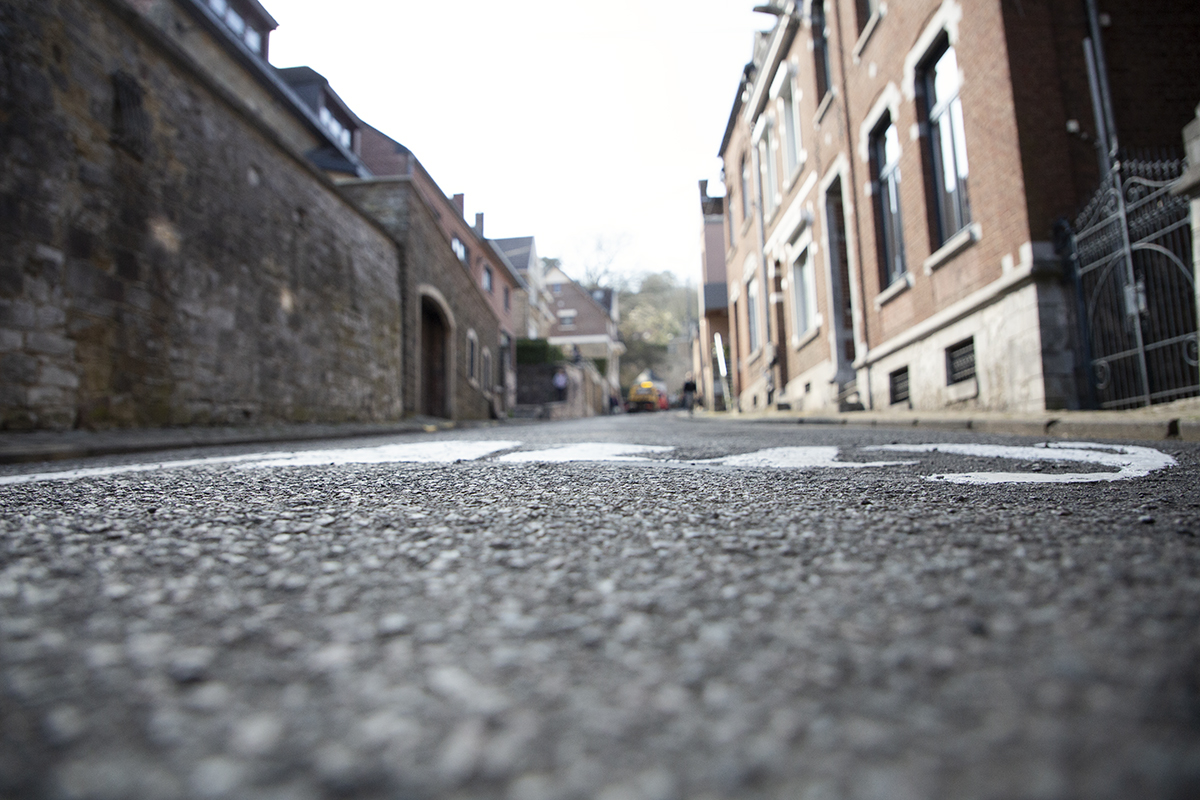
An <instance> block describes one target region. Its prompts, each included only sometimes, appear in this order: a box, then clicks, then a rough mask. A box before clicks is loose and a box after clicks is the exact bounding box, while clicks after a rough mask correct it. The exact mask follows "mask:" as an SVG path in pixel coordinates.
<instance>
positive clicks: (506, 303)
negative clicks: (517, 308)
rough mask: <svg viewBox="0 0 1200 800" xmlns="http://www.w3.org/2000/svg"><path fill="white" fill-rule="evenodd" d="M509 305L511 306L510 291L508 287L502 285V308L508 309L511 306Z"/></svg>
mask: <svg viewBox="0 0 1200 800" xmlns="http://www.w3.org/2000/svg"><path fill="white" fill-rule="evenodd" d="M511 306H512V292H510V291H509V289H508V287H507V286H505V287H504V310H505V311H508V310H509V308H511Z"/></svg>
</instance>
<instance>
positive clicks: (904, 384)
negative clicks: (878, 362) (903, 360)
mask: <svg viewBox="0 0 1200 800" xmlns="http://www.w3.org/2000/svg"><path fill="white" fill-rule="evenodd" d="M888 402H889V403H891V404H892V405H896V404H897V403H907V402H908V367H901V368H900V369H898V370H896V371H895V372H893V373H891V374H889V375H888Z"/></svg>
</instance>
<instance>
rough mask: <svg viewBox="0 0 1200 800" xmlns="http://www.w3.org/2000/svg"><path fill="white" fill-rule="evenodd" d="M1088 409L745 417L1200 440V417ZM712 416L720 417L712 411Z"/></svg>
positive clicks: (807, 422)
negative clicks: (1124, 415)
mask: <svg viewBox="0 0 1200 800" xmlns="http://www.w3.org/2000/svg"><path fill="white" fill-rule="evenodd" d="M1086 414H1087V412H1078V415H1076V414H1072V415H1071V416H1065V417H1002V418H998V417H986V416H980V417H965V416H964V417H957V416H936V415H931V416H889V415H872V416H865V417H860V416H857V415H855V414H854V412H851V413H848V414H839V415H834V416H826V417H800V416H796V415H794V414H778V415H776V414H762V415H757V416H747V415H743V416H741V419H745V420H747V421H753V422H775V423H780V422H782V423H793V424H794V423H798V424H800V425H844V426H847V427H856V428H918V429H921V430H942V431H952V430H953V431H967V430H969V431H975V432H977V433H990V434H1006V435H1015V436H1047V437H1052V438H1056V439H1102V440H1141V441H1184V442H1200V419H1183V418H1179V417H1169V418H1168V417H1160V418H1132V419H1119V418H1118V419H1113V418H1112V417H1108V416H1105V417H1101V418H1088V417H1087V416H1086ZM706 416H708V418H709V419H716V418H719V415H716V414H710V415H706Z"/></svg>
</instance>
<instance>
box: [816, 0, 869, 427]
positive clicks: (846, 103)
mask: <svg viewBox="0 0 1200 800" xmlns="http://www.w3.org/2000/svg"><path fill="white" fill-rule="evenodd" d="M813 2H821V0H813ZM835 7H836V6H835ZM837 21H838V23H837V46H838V70H839V72H841V76H842V98H841V100H842V115H843V116H844V117H845V119H846V143H847V145H849V150H850V152H849V153H848V155H849V156H850V158H849V161H850V192H849V194H850V200H851V203H850V209H849V210H850V213H851V214H853V215H854V249H855V252H856V254H857V255H858V258H857V259H856V260H857V261H858V286H859V289H860V290H861V291H860V292H859V296H860V297H861V298H862V305H863V308H862V313H861V314H860V315H859V316H860V317H862V327H863V344H864V345H865V346H866V352H864V353H863V359H864V362H865V364H864V367H865V370H866V373H867V408H868V409H870V410H874V409H875V395H874V393H873V392H872V391H871V364H870V362H868V361H866V357H867V356H869V355H870V354H871V332H870V327H869V325H870V323H869V322H868V312H867V300H866V297H867V282H866V278H865V273H864V272H863V260H864V256H863V238H862V222H861V221H860V219H861V217H862V214H860V213H859V202H858V192H859V185H858V159H857V158H856V150H855V146H854V145H855V143H854V133H853V131H854V127H853V126H852V125H851V122H850V91H849V88H848V84H847V81H846V44H845V38H844V34H843V32H842V22H843V15H842V14H840V13H839V14H838V15H837ZM861 394H862V393H861V392H860V393H859V395H860V396H861Z"/></svg>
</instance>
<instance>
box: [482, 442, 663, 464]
mask: <svg viewBox="0 0 1200 800" xmlns="http://www.w3.org/2000/svg"><path fill="white" fill-rule="evenodd" d="M674 449H675V448H674V447H662V446H659V445H651V444H613V443H611V442H580V443H578V444H568V445H563V446H561V447H552V448H548V449H546V450H530V451H526V452H521V453H507V454H505V455H502V456H500V457H499V458H497V459H496V460H497V461H503V462H505V463H509V464H528V463H531V462H541V463H549V464H563V463H566V462H569V461H649V460H650V459H648V458H642V457H640V456H635V455H631V454H632V453H669V452H671V451H672V450H674Z"/></svg>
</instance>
